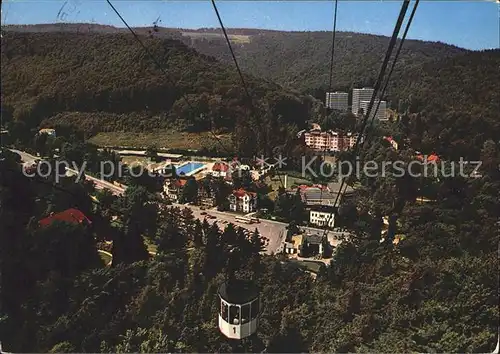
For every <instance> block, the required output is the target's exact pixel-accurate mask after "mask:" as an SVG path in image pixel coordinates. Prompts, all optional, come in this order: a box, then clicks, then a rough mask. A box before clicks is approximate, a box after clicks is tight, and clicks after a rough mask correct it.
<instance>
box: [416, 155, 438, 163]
mask: <svg viewBox="0 0 500 354" xmlns="http://www.w3.org/2000/svg"><path fill="white" fill-rule="evenodd" d="M417 159H419V160H420V161H424V159H425V155H422V154H419V155H417ZM427 162H439V156H438V155H436V154H430V155H427Z"/></svg>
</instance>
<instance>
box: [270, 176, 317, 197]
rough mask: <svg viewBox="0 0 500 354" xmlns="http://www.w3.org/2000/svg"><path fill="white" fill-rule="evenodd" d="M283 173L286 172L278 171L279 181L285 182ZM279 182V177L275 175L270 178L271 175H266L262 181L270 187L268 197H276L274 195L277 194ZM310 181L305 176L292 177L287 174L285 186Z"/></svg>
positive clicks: (309, 182) (288, 186)
mask: <svg viewBox="0 0 500 354" xmlns="http://www.w3.org/2000/svg"><path fill="white" fill-rule="evenodd" d="M285 174H286V172H280V176H281V182H283V184H285ZM281 182H280V178H279V177H278V176H277V175H276V176H274V177H273V178H272V179H271V177H269V176H267V177H266V179H265V181H264V183H266V184H267V185H268V186H270V187H271V188H272V192H270V193H269V194H268V195H269V198H271V199H272V200H274V199H276V196H277V195H278V189H279V187H281ZM311 183H312V182H311V181H309V180H307V179H305V178H299V177H293V176H290V175H289V176H288V177H287V188H290V187H293V186H298V185H301V184H311Z"/></svg>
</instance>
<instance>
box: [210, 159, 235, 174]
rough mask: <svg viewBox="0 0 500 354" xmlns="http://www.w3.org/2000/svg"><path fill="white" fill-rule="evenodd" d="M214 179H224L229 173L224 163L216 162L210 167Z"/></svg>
mask: <svg viewBox="0 0 500 354" xmlns="http://www.w3.org/2000/svg"><path fill="white" fill-rule="evenodd" d="M210 173H211V174H212V176H214V177H226V176H227V175H228V174H229V173H230V172H229V165H228V164H227V163H224V162H216V163H214V165H213V167H212V171H211V172H210Z"/></svg>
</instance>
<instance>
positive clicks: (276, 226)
mask: <svg viewBox="0 0 500 354" xmlns="http://www.w3.org/2000/svg"><path fill="white" fill-rule="evenodd" d="M174 206H177V207H180V208H189V209H191V211H192V212H193V215H194V217H195V218H197V219H199V220H201V221H203V219H205V218H206V220H207V221H208V222H209V223H214V222H217V225H219V227H221V228H224V227H225V225H227V224H229V223H232V224H234V225H235V226H239V227H242V228H244V229H247V230H248V231H251V232H253V231H255V229H257V230H258V231H259V234H260V235H261V236H263V237H265V238H267V239H268V240H269V241H268V243H267V245H266V246H265V251H266V253H267V254H273V253H278V252H281V250H282V249H283V248H282V245H283V242H284V239H285V236H286V230H285V227H286V226H287V224H284V223H279V222H275V221H268V220H261V221H260V223H254V224H245V223H242V222H238V221H236V220H235V218H236V216H237V214H233V213H227V212H221V211H217V210H213V209H211V210H205V211H202V210H201V209H200V208H199V207H197V206H192V205H189V206H186V205H182V204H174ZM202 212H206V213H207V214H209V215H213V216H215V217H216V218H215V219H210V218H208V217H207V215H201V213H202Z"/></svg>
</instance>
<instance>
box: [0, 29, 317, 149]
mask: <svg viewBox="0 0 500 354" xmlns="http://www.w3.org/2000/svg"><path fill="white" fill-rule="evenodd" d="M144 41H145V42H146V46H147V47H148V48H149V51H150V52H151V53H152V55H153V56H154V57H155V58H156V60H158V61H160V62H161V64H162V66H163V67H164V68H165V70H166V71H167V77H165V75H164V74H163V73H162V71H160V70H159V69H158V68H157V67H156V66H155V64H154V62H153V61H152V60H151V59H150V58H149V57H148V56H147V54H146V52H145V51H144V50H143V49H142V48H141V46H140V45H139V44H138V43H137V42H136V41H135V39H134V38H133V37H132V36H130V35H128V34H92V33H91V34H80V35H76V34H72V33H56V32H53V33H16V32H7V33H6V35H5V36H4V37H3V39H2V110H3V122H4V124H5V123H8V122H9V121H15V122H23V123H24V124H26V125H27V126H28V127H36V126H38V125H40V124H41V125H46V126H50V125H55V124H61V123H66V124H68V123H69V124H73V125H76V126H80V127H81V128H83V129H86V131H87V132H89V133H95V132H97V131H120V130H129V131H130V130H142V131H147V130H151V129H161V128H166V127H171V126H175V127H176V128H177V129H185V130H187V131H207V130H210V129H212V130H214V131H222V132H224V131H237V132H239V136H238V139H236V140H235V145H237V146H239V145H244V144H247V145H248V148H249V150H250V151H251V152H253V153H256V152H257V151H255V148H256V146H259V147H263V149H265V147H266V146H268V145H269V146H270V145H271V144H270V143H269V140H270V138H271V137H270V136H269V134H270V132H272V131H274V132H275V133H276V132H279V131H280V129H281V128H280V127H285V126H289V127H297V128H303V127H304V125H305V122H306V121H307V120H308V119H309V116H310V114H311V112H312V110H313V107H314V106H315V104H316V103H315V100H314V99H313V98H311V97H310V96H309V97H307V96H304V95H300V94H297V93H291V92H289V91H286V90H284V89H283V88H281V87H280V86H279V85H276V84H273V83H270V82H268V81H264V80H261V79H258V78H255V77H253V76H247V77H246V82H247V85H248V87H249V92H250V95H251V96H252V102H250V100H249V98H248V97H247V96H246V93H245V90H244V89H243V88H242V85H241V83H240V79H239V77H238V75H237V73H236V71H235V69H234V68H233V67H230V66H226V65H223V64H220V63H218V62H217V61H216V60H215V59H214V58H212V57H208V56H204V55H200V54H198V53H197V52H196V51H195V50H194V49H191V48H188V47H187V46H186V45H184V44H183V43H181V42H179V41H177V40H173V39H157V38H148V37H144ZM244 136H246V137H247V141H245V139H243V138H242V137H244ZM273 138H274V139H276V140H277V143H279V141H280V138H284V134H274V136H273ZM248 139H252V140H251V141H250V140H248ZM255 141H258V142H259V144H257V145H256V144H255ZM269 148H270V147H269ZM241 150H244V148H242V149H241Z"/></svg>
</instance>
